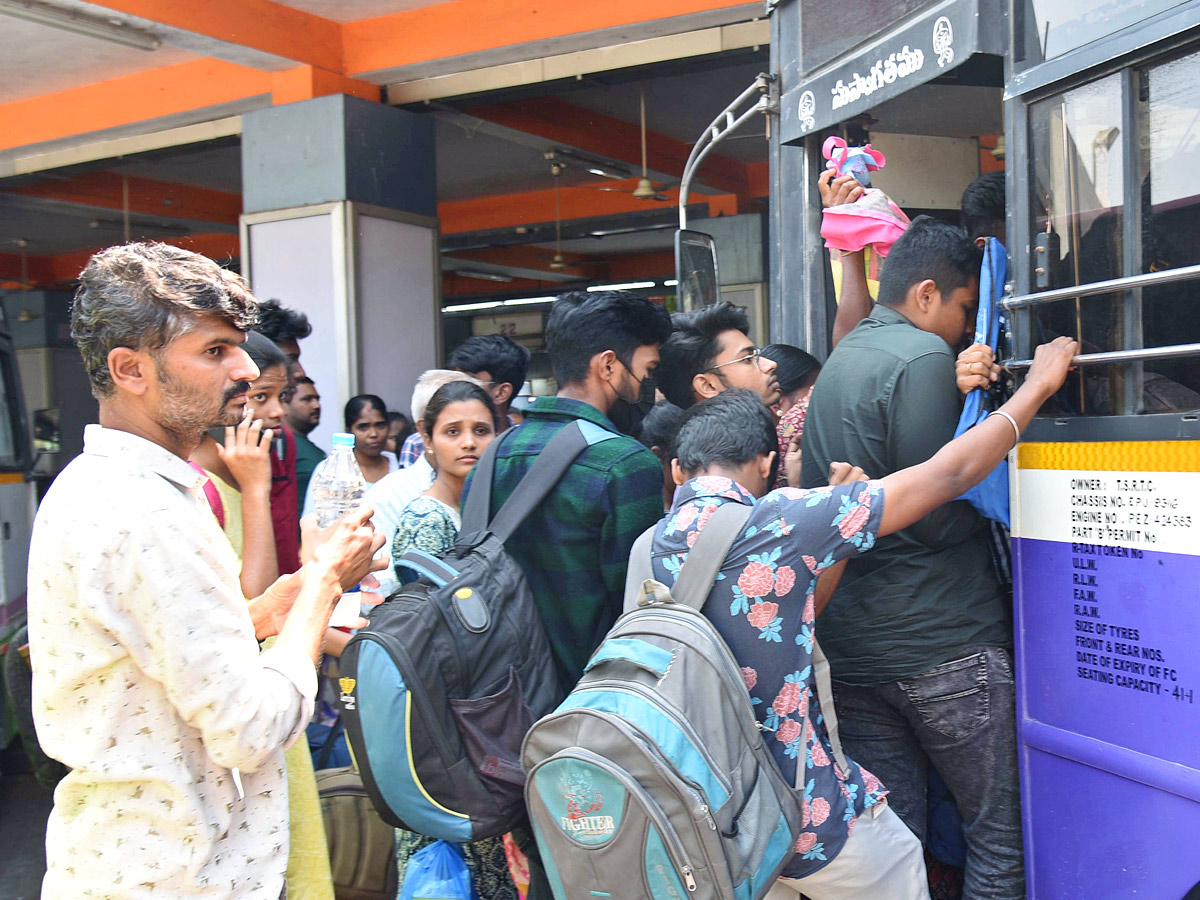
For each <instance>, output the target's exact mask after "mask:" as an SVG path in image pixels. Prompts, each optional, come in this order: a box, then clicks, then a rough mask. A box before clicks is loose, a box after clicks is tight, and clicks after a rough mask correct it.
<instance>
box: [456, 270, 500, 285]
mask: <svg viewBox="0 0 1200 900" xmlns="http://www.w3.org/2000/svg"><path fill="white" fill-rule="evenodd" d="M453 271H454V274H455V275H461V276H462V277H463V278H478V279H479V280H480V281H502V282H505V283H507V282H509V281H512V280H513V277H512V276H511V275H505V274H503V273H501V272H481V271H479V270H478V269H454V270H453Z"/></svg>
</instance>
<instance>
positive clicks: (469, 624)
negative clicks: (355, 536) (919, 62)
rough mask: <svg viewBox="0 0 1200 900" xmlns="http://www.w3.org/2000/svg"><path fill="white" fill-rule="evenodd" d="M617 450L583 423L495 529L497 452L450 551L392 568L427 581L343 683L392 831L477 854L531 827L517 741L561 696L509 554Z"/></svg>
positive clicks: (562, 440)
mask: <svg viewBox="0 0 1200 900" xmlns="http://www.w3.org/2000/svg"><path fill="white" fill-rule="evenodd" d="M510 434H511V432H510ZM615 436H616V435H614V434H612V433H611V432H608V431H605V430H604V429H602V428H599V427H598V426H595V425H592V424H591V423H588V422H579V423H576V424H573V425H568V426H566V427H565V428H563V429H562V430H560V431H559V433H558V434H556V435H555V436H554V437H553V439H551V441H550V443H549V444H547V446H546V448H545V449H544V450H543V451H542V453H541V454H540V455H539V456H538V459H537V461H536V462H535V463H534V465H533V467H532V468H531V469H530V470H529V472H527V473H526V474H525V477H524V478H523V479H522V480H521V482H520V484H518V485H517V488H516V490H515V491H513V493H512V496H511V497H509V498H508V500H507V502H506V503H505V504H504V506H503V507H502V508H501V509H500V511H499V512H498V513H497V514H496V516H495V518H494V519H492V520H491V522H488V510H489V509H490V508H491V493H492V475H493V473H494V471H495V461H496V453H497V450H498V449H499V445H500V443H501V441H502V440H504V438H498V439H497V440H495V441H493V442H492V444H491V446H489V447H488V449H487V451H485V452H484V455H483V457H482V458H481V459H480V461H479V463H478V464H477V466H476V471H475V476H474V479H473V481H472V485H471V492H470V494H469V495H468V498H467V504H466V509H465V510H464V513H463V529H462V532H461V533H460V535H459V538H458V541H457V543H456V544H455V546H454V547H452V548H451V549H450V550H449V551H447V552H445V553H443V554H441V555H439V556H432V555H429V554H425V553H420V552H410V553H406V554H404V555H403V556H402V557H400V558H399V559H398V560H396V562H397V563H401V564H404V565H406V566H408V567H410V568H412V569H414V570H416V571H417V572H419V573H420V574H421V578H420V580H419V581H416V582H414V583H412V584H409V585H406V586H404V587H403V588H401V589H400V591H398V592H397V593H396V594H393V595H392V596H391V597H390V598H388V599H387V600H386V601H384V602H383V603H382V604H380V605H379V606H378V607H376V608H375V610H374V612H372V614H371V617H370V625H369V626H368V627H367V628H366V629H364V630H362V631H360V632H359V633H358V634H356V635H355V636H354V637H353V638H352V639H351V640H350V642H349V643H348V644H347V645H346V648H345V650H344V651H343V652H342V658H341V678H340V679H339V685H340V687H341V705H342V717H343V720H344V721H345V724H346V732H347V733H348V734H349V736H350V744H351V746H352V747H353V749H354V755H355V759H356V761H357V762H358V765H359V770H360V772H361V774H362V779H363V785H364V786H365V787H366V789H367V793H368V794H369V795H370V797H371V801H372V802H373V803H374V804H375V808H376V809H377V810H378V811H379V814H380V815H381V816H382V817H383V819H384V820H385V821H386V822H389V823H391V824H392V825H395V826H397V827H400V828H405V829H407V830H409V831H415V832H417V833H418V834H424V835H428V836H429V837H433V838H440V839H442V840H447V841H472V840H479V839H481V838H486V837H492V836H494V835H499V834H503V833H504V832H506V831H509V830H511V829H512V828H513V827H514V826H515V825H517V824H518V823H519V822H521V821H522V820H523V819H524V817H525V805H524V802H523V796H522V795H523V789H524V785H525V775H524V773H523V771H522V769H521V741H522V739H523V738H524V737H525V732H527V731H528V730H529V728H530V726H532V725H533V723H534V721H535V720H537V719H540V718H541V717H542V716H544V715H546V714H547V713H549V712H550V711H551V710H552V709H554V707H555V706H556V705H557V703H558V702H559V701H560V700H561V699H562V695H561V691H560V689H559V683H558V678H557V677H556V675H555V672H554V665H553V661H552V657H551V654H550V645H549V643H548V642H547V640H546V633H545V630H544V629H543V627H542V621H541V618H540V616H539V615H538V611H537V607H536V606H535V605H534V602H533V596H532V594H531V593H530V591H529V586H528V584H527V583H526V580H525V575H524V573H523V572H522V571H521V569H520V567H519V566H518V565H517V564H516V562H514V561H513V559H512V557H510V556H509V555H508V553H506V552H505V550H504V542H505V541H506V540H508V539H509V538H510V537H511V536H512V534H513V532H514V531H515V530H516V528H517V527H518V526H519V525H520V524H521V523H522V522H523V521H524V520H525V518H526V517H527V516H528V515H529V514H530V513H531V512H532V511H533V510H534V509H535V508H536V507H537V506H538V504H540V503H541V502H542V500H543V499H545V497H546V495H547V494H549V493H550V491H551V490H553V488H554V486H555V485H556V484H557V483H558V481H559V479H560V478H561V477H562V476H563V473H565V472H566V470H567V469H568V468H569V467H570V465H571V463H572V462H573V461H574V459H575V457H577V456H578V455H579V454H580V453H581V452H582V451H583V450H584V448H585V447H587V446H588V445H589V444H590V443H596V442H597V441H599V440H606V439H608V438H611V437H615ZM505 437H507V435H506V436H505Z"/></svg>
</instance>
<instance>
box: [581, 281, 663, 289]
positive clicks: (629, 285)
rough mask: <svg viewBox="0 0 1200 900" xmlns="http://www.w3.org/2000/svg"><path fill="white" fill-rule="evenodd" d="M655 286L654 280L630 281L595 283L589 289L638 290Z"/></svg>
mask: <svg viewBox="0 0 1200 900" xmlns="http://www.w3.org/2000/svg"><path fill="white" fill-rule="evenodd" d="M652 287H654V282H653V281H629V282H626V283H625V284H593V285H592V286H591V287H590V288H588V290H589V291H636V290H640V289H642V288H652Z"/></svg>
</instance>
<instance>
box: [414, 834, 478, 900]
mask: <svg viewBox="0 0 1200 900" xmlns="http://www.w3.org/2000/svg"><path fill="white" fill-rule="evenodd" d="M471 898H472V892H471V873H470V871H469V870H468V869H467V864H466V863H465V862H463V858H462V852H461V851H460V850H459V848H458V845H457V844H451V843H447V842H446V841H434V842H433V843H432V844H430V845H429V846H428V847H425V848H423V849H421V850H418V851H417V852H416V853H414V854H413V855H412V858H411V859H409V861H408V868H407V869H406V870H405V873H404V884H403V886H402V887H401V888H400V900H471Z"/></svg>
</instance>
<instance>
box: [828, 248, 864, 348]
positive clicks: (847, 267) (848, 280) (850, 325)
mask: <svg viewBox="0 0 1200 900" xmlns="http://www.w3.org/2000/svg"><path fill="white" fill-rule="evenodd" d="M831 252H833V253H837V252H839V251H837V250H833V251H831ZM865 252H866V251H863V250H857V251H854V252H852V253H842V257H841V262H842V290H841V293H840V294H839V295H838V304H837V315H836V316H834V319H833V346H835V347H836V346H837V345H838V342H839V341H840V340H841V339H842V338H844V337H845V336H846V335H848V334H849V333H850V332H851V331H853V330H854V326H855V325H857V324H858V323H859V322H861V321H862V320H863V319H865V318H866V317H867V316H869V315H870V314H871V304H872V303H873V302H874V301H873V300H872V299H871V291H870V290H869V289H868V288H867V264H866V258H865Z"/></svg>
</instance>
